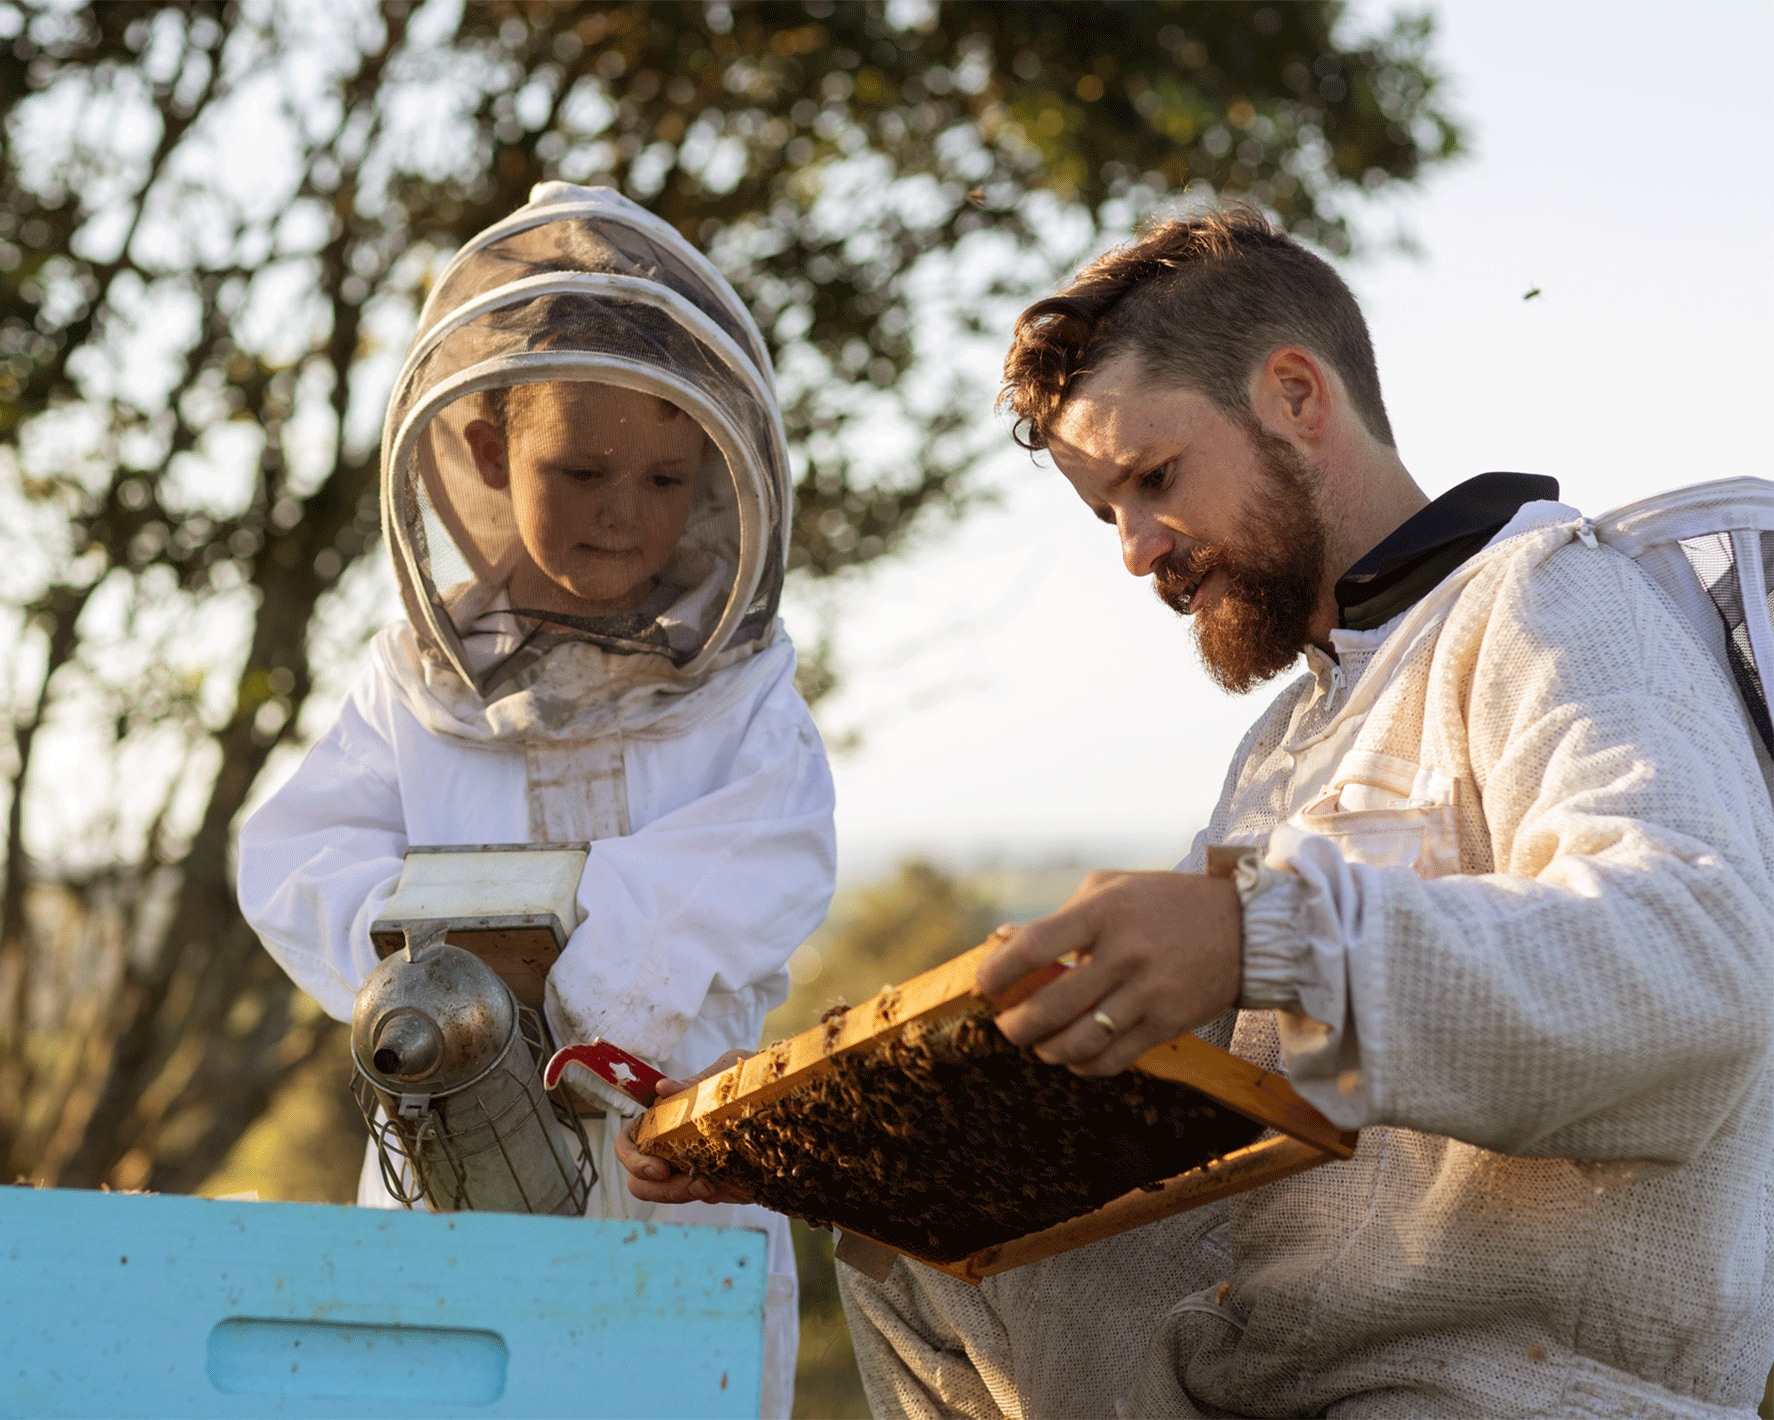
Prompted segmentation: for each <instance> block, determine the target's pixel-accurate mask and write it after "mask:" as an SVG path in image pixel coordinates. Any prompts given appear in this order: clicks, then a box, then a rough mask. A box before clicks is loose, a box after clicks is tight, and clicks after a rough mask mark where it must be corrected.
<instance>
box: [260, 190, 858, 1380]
mask: <svg viewBox="0 0 1774 1420" xmlns="http://www.w3.org/2000/svg"><path fill="white" fill-rule="evenodd" d="M789 497H790V484H789V468H788V460H787V454H786V450H785V446H784V439H783V432H782V423H781V417H780V414H779V412H778V409H777V406H776V402H775V395H774V391H773V387H772V383H771V371H770V362H769V357H768V355H767V354H766V352H765V348H764V344H763V341H762V339H761V337H760V335H759V333H758V330H757V327H756V325H755V324H754V323H753V321H752V319H751V317H750V315H749V314H748V313H747V312H746V310H745V308H744V306H743V305H742V304H741V303H740V301H739V299H738V297H737V296H736V295H735V293H734V292H733V290H732V288H731V287H730V286H729V285H728V284H727V283H726V282H725V281H724V280H723V279H722V278H721V276H720V275H719V274H718V273H717V272H716V271H715V269H714V268H713V267H712V266H711V265H710V264H709V263H708V262H707V261H706V260H705V259H704V258H703V257H702V256H701V255H700V254H699V253H697V252H696V251H695V250H694V248H692V247H691V246H690V245H689V244H688V243H686V242H685V241H684V240H683V239H682V238H681V237H680V236H679V235H678V234H677V233H676V232H675V231H674V230H673V229H672V228H671V227H669V226H668V225H666V224H665V223H663V222H661V221H660V220H659V219H657V218H655V217H653V216H652V215H651V214H649V213H647V212H646V211H644V210H643V209H641V208H639V207H637V206H636V205H635V204H633V203H631V202H629V201H628V200H627V199H625V198H623V197H621V196H619V195H618V194H616V193H614V192H611V191H609V190H607V189H588V188H577V187H570V186H567V185H565V184H561V183H550V184H546V185H544V186H543V187H540V188H538V189H537V190H536V191H535V193H533V194H532V199H531V201H530V203H529V204H528V205H527V206H525V207H523V208H522V209H520V210H519V211H518V212H516V213H514V214H513V215H512V216H511V217H510V218H508V219H507V220H505V221H504V222H501V223H499V224H498V225H496V226H494V227H492V228H490V229H489V230H487V231H486V232H483V233H482V234H481V235H480V236H479V237H477V238H476V239H474V240H473V241H472V242H470V243H469V244H468V245H467V246H466V247H464V249H463V250H462V251H461V252H460V253H459V254H458V255H457V256H456V257H455V258H454V260H452V262H451V263H450V265H449V267H448V268H447V269H446V271H445V273H444V275H443V276H442V277H441V279H440V280H439V282H438V285H437V287H436V288H435V289H434V291H433V292H432V295H431V297H430V299H429V300H428V301H427V303H426V306H425V310H424V311H423V312H422V314H421V316H420V320H419V329H418V333H417V335H416V336H415V338H414V341H413V345H412V348H411V350H410V351H409V353H408V356H407V359H406V363H405V365H404V367H403V368H402V370H401V373H400V377H399V379H398V380H397V382H396V385H395V388H394V393H393V397H392V399H391V401H390V405H389V411H388V420H387V424H386V427H385V431H384V437H383V458H382V513H383V527H384V530H385V533H386V536H387V539H388V544H389V550H390V553H391V555H392V557H393V560H394V567H395V573H396V576H397V578H398V581H399V584H400V590H401V595H402V598H403V601H404V603H405V606H406V610H407V619H406V621H404V622H401V623H398V624H396V625H394V626H390V627H388V628H387V629H385V630H384V631H383V632H382V633H381V634H380V635H379V636H378V637H377V638H376V641H375V645H374V650H373V655H372V660H371V665H370V667H369V668H368V669H367V670H366V671H365V673H364V674H363V675H362V677H361V678H360V679H359V680H358V682H357V684H356V685H355V686H354V687H353V689H352V691H351V694H350V696H349V697H348V699H347V701H346V703H345V705H344V707H343V709H342V711H341V712H340V715H339V719H338V721H337V723H336V724H335V725H334V726H333V727H332V729H331V730H330V731H328V733H327V734H326V735H325V736H324V737H323V738H322V739H321V740H320V742H319V743H318V744H316V745H315V747H314V749H313V750H312V751H311V752H310V753H309V755H308V757H307V759H306V760H305V761H304V762H303V764H302V766H301V768H300V769H299V770H298V771H297V772H296V774H295V776H294V778H293V779H292V780H291V781H290V782H289V783H288V784H287V785H286V786H285V787H284V788H283V789H281V790H279V791H278V793H277V794H275V795H274V796H273V797H272V798H271V799H270V800H269V801H268V802H267V803H266V804H265V806H264V807H263V808H262V809H260V810H259V812H258V813H256V814H255V815H254V816H253V817H252V819H251V820H250V821H249V822H248V823H247V824H246V826H245V827H244V828H243V829H242V831H241V839H240V900H241V906H242V908H243V909H244V911H245V913H246V916H247V918H248V920H249V921H251V923H252V924H253V926H254V928H255V929H256V930H257V931H258V933H259V935H260V937H261V938H262V939H263V940H264V942H265V945H266V947H267V949H268V950H269V951H270V952H271V953H272V955H273V956H274V957H276V959H277V960H278V962H279V963H280V964H281V965H282V966H283V967H284V969H285V970H286V971H288V972H289V974H290V976H291V977H292V978H293V979H294V980H295V981H296V982H297V983H298V984H299V985H300V986H301V987H302V988H303V989H304V990H306V991H307V992H309V993H310V994H311V995H313V996H314V997H315V999H316V1000H318V1001H319V1002H320V1003H321V1005H322V1006H323V1007H325V1009H326V1010H327V1011H328V1012H329V1013H330V1014H332V1015H333V1016H335V1017H336V1018H338V1019H340V1020H348V1019H349V1018H350V1016H351V1010H352V1003H353V998H354V995H355V993H356V991H357V989H358V987H359V986H360V985H361V984H362V982H363V980H364V978H365V977H366V976H367V975H368V973H369V972H370V971H371V970H372V968H373V967H374V966H375V964H376V961H377V955H376V952H375V949H374V948H373V946H372V945H371V942H370V936H369V928H370V924H371V923H372V922H373V921H375V919H376V917H377V915H378V913H379V912H380V911H381V909H382V908H383V907H384V906H385V904H386V903H387V902H388V900H389V898H390V897H391V896H392V894H393V892H394V889H395V886H396V883H397V882H398V880H399V877H400V872H401V864H402V856H403V854H404V853H405V852H406V850H407V849H408V848H409V847H410V846H412V845H415V844H437V845H463V844H482V843H488V844H492V843H524V842H554V843H576V842H584V841H588V840H589V841H590V843H591V852H590V856H589V858H588V860H587V863H586V867H585V872H584V876H583V878H582V880H581V882H580V886H579V907H580V910H581V911H582V913H583V914H584V920H583V922H582V923H581V924H580V925H579V926H578V928H577V930H575V931H574V932H573V933H572V935H571V937H570V938H569V940H568V942H567V945H566V948H565V950H564V952H563V953H562V955H561V957H560V960H559V961H558V962H557V963H556V964H555V966H554V968H553V970H552V972H551V974H550V976H549V980H548V994H547V1015H548V1019H549V1023H550V1026H551V1028H552V1030H553V1032H554V1035H555V1038H556V1039H557V1040H558V1041H560V1042H562V1043H566V1042H570V1041H578V1040H590V1039H592V1038H593V1037H597V1036H602V1037H603V1038H605V1039H607V1040H611V1041H614V1042H615V1043H617V1044H619V1045H621V1046H623V1047H625V1048H626V1049H628V1050H631V1051H633V1052H634V1053H636V1054H638V1055H640V1056H642V1057H644V1058H646V1059H649V1060H651V1061H653V1062H654V1063H656V1064H658V1065H659V1066H660V1067H661V1068H662V1069H664V1070H665V1071H666V1072H667V1073H668V1074H673V1075H678V1076H683V1075H686V1074H689V1073H691V1072H693V1071H695V1070H698V1069H700V1068H702V1067H703V1066H706V1065H707V1064H709V1063H710V1062H711V1061H713V1060H714V1059H715V1058H716V1057H717V1056H718V1055H720V1054H721V1053H722V1052H723V1051H725V1050H727V1049H730V1048H733V1047H741V1048H751V1047H753V1046H755V1045H756V1044H757V1041H758V1035H759V1031H760V1029H761V1027H762V1024H763V1019H764V1016H765V1013H766V1012H767V1011H768V1010H769V1009H770V1008H771V1007H772V1006H773V1005H775V1004H777V1003H778V1002H780V1001H781V1000H782V999H783V997H784V996H785V995H786V992H787V978H786V974H785V972H784V969H783V963H784V962H785V960H786V959H787V957H788V955H789V953H790V952H791V951H793V950H794V948H795V946H796V945H797V944H798V943H799V942H800V941H801V940H802V939H803V938H804V937H806V935H807V934H808V933H809V932H811V931H812V930H813V929H814V928H815V927H816V926H818V925H819V923H820V921H821V920H822V919H823V918H824V916H825V912H826V908H827V906H828V904H829V901H830V898H831V892H832V882H833V869H834V857H835V853H834V844H833V835H832V786H831V777H830V774H829V772H828V770H827V767H826V762H825V756H824V752H823V749H822V747H821V745H820V741H819V737H818V734H817V732H816V731H815V729H814V727H813V723H812V720H811V717H810V716H809V715H808V713H807V708H806V706H805V704H804V703H803V702H802V700H801V698H800V696H799V695H798V694H797V693H796V692H795V689H794V651H793V648H792V647H791V646H790V644H789V642H788V640H787V637H786V636H785V635H784V634H783V633H782V631H781V629H780V627H779V625H778V622H777V617H776V610H777V601H778V597H779V595H780V592H781V587H782V575H783V568H784V564H785V553H786V549H787V538H788V527H789ZM618 1122H619V1121H616V1120H614V1119H611V1120H609V1121H607V1127H606V1124H605V1123H602V1122H599V1121H595V1120H594V1121H590V1124H591V1128H590V1131H589V1132H590V1134H591V1137H592V1141H593V1145H594V1150H595V1152H596V1154H597V1160H596V1162H597V1165H598V1171H599V1175H600V1181H599V1184H598V1186H597V1187H596V1188H595V1189H594V1190H593V1193H592V1201H591V1207H590V1213H591V1215H592V1216H594V1217H614V1218H633V1219H666V1218H669V1219H670V1220H671V1221H673V1222H685V1223H727V1224H739V1225H743V1226H748V1227H756V1228H761V1229H763V1230H765V1231H766V1232H767V1233H768V1234H769V1236H770V1240H771V1254H770V1255H771V1262H770V1266H771V1272H772V1277H771V1292H770V1302H769V1308H768V1310H769V1313H770V1315H769V1323H768V1332H769V1342H768V1345H767V1348H766V1379H765V1396H764V1413H765V1414H773V1413H780V1414H787V1409H788V1404H789V1397H790V1395H791V1394H792V1387H793V1375H794V1352H795V1338H796V1334H797V1322H796V1314H795V1312H796V1306H795V1304H796V1295H795V1291H796V1289H795V1273H794V1260H793V1255H792V1252H791V1250H790V1247H789V1240H788V1231H787V1224H786V1221H785V1220H784V1219H782V1218H780V1217H777V1216H775V1215H772V1214H769V1213H766V1212H765V1211H764V1210H762V1209H759V1208H754V1207H737V1206H734V1205H703V1204H693V1205H688V1206H686V1207H676V1208H673V1207H665V1206H660V1205H649V1204H644V1203H641V1202H639V1201H638V1200H636V1199H635V1198H633V1197H632V1196H631V1195H630V1194H629V1193H628V1191H627V1189H626V1188H625V1187H624V1184H623V1180H625V1178H626V1174H625V1173H624V1172H623V1171H622V1170H621V1169H620V1168H619V1167H618V1166H617V1164H616V1162H615V1158H614V1154H613V1150H612V1145H613V1140H614V1135H615V1132H616V1128H617V1124H618ZM359 1202H360V1203H363V1204H366V1205H368V1206H377V1207H391V1206H394V1204H393V1202H392V1200H391V1199H390V1198H389V1196H388V1194H387V1192H386V1189H385V1187H384V1185H383V1183H382V1179H381V1176H380V1172H379V1170H378V1169H377V1167H376V1163H375V1160H374V1157H373V1155H372V1157H371V1158H370V1159H369V1160H368V1161H367V1162H366V1165H365V1169H364V1174H363V1182H362V1184H361V1187H360V1192H359Z"/></svg>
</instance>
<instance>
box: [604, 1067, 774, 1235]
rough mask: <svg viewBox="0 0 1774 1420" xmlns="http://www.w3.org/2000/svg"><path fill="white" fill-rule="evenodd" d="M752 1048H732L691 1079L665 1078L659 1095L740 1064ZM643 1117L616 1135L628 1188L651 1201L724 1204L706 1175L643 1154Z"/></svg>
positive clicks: (634, 1120)
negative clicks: (638, 1133)
mask: <svg viewBox="0 0 1774 1420" xmlns="http://www.w3.org/2000/svg"><path fill="white" fill-rule="evenodd" d="M751 1053H752V1052H751V1051H749V1050H729V1051H728V1052H727V1053H726V1054H725V1055H723V1056H722V1057H721V1058H720V1059H719V1060H717V1061H715V1063H714V1064H712V1065H710V1066H709V1067H708V1068H707V1069H706V1070H700V1071H698V1072H697V1073H696V1074H694V1075H692V1076H691V1077H690V1078H689V1079H687V1080H672V1079H665V1080H661V1081H660V1082H659V1087H658V1096H659V1098H660V1099H664V1098H665V1097H666V1096H667V1095H675V1094H677V1093H678V1091H680V1090H687V1089H689V1088H690V1086H691V1085H694V1084H695V1083H696V1082H697V1081H699V1080H706V1079H707V1078H708V1077H709V1076H710V1075H718V1074H720V1073H721V1071H723V1070H725V1069H726V1068H727V1067H728V1066H729V1065H737V1064H738V1063H739V1062H740V1061H741V1060H744V1059H745V1058H746V1057H747V1056H749V1055H751ZM639 1125H640V1120H639V1119H631V1120H629V1121H628V1123H627V1124H626V1125H625V1126H623V1130H622V1132H621V1133H620V1134H618V1135H617V1136H616V1161H617V1162H618V1163H620V1164H621V1165H622V1167H623V1168H625V1169H627V1170H628V1191H629V1192H630V1193H632V1194H634V1196H635V1197H636V1198H639V1199H641V1200H643V1201H644V1202H647V1203H720V1202H722V1201H723V1199H722V1197H721V1191H720V1189H718V1188H716V1187H715V1186H714V1184H712V1183H710V1182H709V1181H708V1180H707V1179H706V1178H697V1177H695V1176H694V1175H692V1174H687V1173H681V1172H679V1171H678V1170H677V1169H675V1168H673V1167H672V1166H671V1165H670V1164H669V1163H667V1162H666V1161H665V1160H664V1159H661V1158H657V1157H655V1156H654V1155H652V1154H643V1153H642V1152H641V1151H640V1147H639V1146H638V1145H637V1144H636V1143H635V1142H634V1132H635V1130H636V1128H638V1127H639Z"/></svg>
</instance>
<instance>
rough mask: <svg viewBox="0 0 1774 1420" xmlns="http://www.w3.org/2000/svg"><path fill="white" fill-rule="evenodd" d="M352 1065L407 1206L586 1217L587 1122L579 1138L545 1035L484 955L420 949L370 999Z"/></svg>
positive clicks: (383, 977) (355, 1035) (380, 980)
mask: <svg viewBox="0 0 1774 1420" xmlns="http://www.w3.org/2000/svg"><path fill="white" fill-rule="evenodd" d="M418 935H419V934H417V933H414V934H413V937H415V938H416V937H418ZM526 1027H528V1028H527V1029H526ZM351 1054H352V1061H353V1064H354V1065H355V1067H356V1073H357V1078H358V1085H359V1089H358V1092H357V1093H358V1098H359V1104H360V1105H361V1106H363V1107H364V1114H365V1118H366V1119H367V1120H368V1121H369V1124H370V1128H371V1130H372V1133H373V1134H374V1136H375V1138H376V1144H377V1150H378V1152H379V1154H380V1156H381V1163H382V1172H383V1177H384V1179H385V1181H386V1182H387V1183H388V1186H389V1190H390V1192H392V1193H393V1194H394V1196H395V1197H396V1198H397V1199H399V1200H400V1201H401V1202H403V1203H406V1204H407V1205H408V1206H411V1205H413V1204H414V1203H418V1202H421V1201H423V1203H424V1204H425V1206H426V1207H427V1208H429V1209H430V1210H431V1211H432V1212H439V1213H447V1212H456V1211H460V1210H464V1209H469V1210H473V1211H476V1212H506V1213H553V1214H561V1215H564V1216H577V1215H579V1214H582V1213H583V1212H584V1210H585V1206H586V1203H587V1201H588V1195H589V1191H590V1184H591V1182H592V1180H593V1179H594V1178H595V1174H593V1175H591V1177H589V1178H588V1177H587V1173H588V1171H589V1168H590V1164H589V1152H588V1151H587V1150H586V1149H585V1147H584V1136H583V1134H582V1133H581V1132H580V1131H579V1129H578V1128H577V1123H576V1121H575V1122H574V1127H573V1129H572V1131H571V1133H569V1131H568V1129H567V1128H566V1127H563V1123H562V1121H561V1119H560V1118H559V1117H558V1115H557V1112H556V1110H555V1107H554V1104H553V1102H552V1100H551V1099H550V1097H549V1095H548V1093H547V1091H545V1090H544V1088H543V1086H542V1081H541V1071H540V1061H541V1059H542V1058H543V1057H544V1055H545V1054H546V1045H545V1042H544V1039H543V1033H542V1030H541V1022H540V1020H539V1019H537V1018H536V1017H535V1014H534V1012H530V1011H526V1010H523V1009H522V1008H520V1007H519V1006H518V1004H517V1002H516V1000H515V999H514V998H513V996H512V994H511V991H510V988H508V987H507V986H506V985H505V983H504V982H503V981H501V980H500V979H499V976H498V974H497V973H496V972H494V971H493V970H492V968H491V967H489V966H487V965H486V964H485V963H484V962H482V961H481V960H480V959H479V958H478V957H476V956H475V955H474V954H473V953H472V952H467V951H464V950H463V949H462V948H460V947H454V946H450V945H448V944H446V943H445V942H443V941H442V940H441V933H437V932H434V933H432V934H431V936H430V938H429V940H424V941H416V940H413V939H411V938H410V939H409V942H408V946H407V948H406V949H405V950H403V951H399V952H396V953H395V954H394V955H393V956H390V957H389V958H388V959H387V960H385V961H384V962H382V963H381V965H379V966H378V967H377V968H376V969H375V971H373V972H372V973H370V977H369V979H368V980H367V981H366V982H365V983H364V986H363V989H362V990H361V991H360V992H359V993H358V996H357V1004H356V1007H355V1009H354V1011H353V1013H352V1025H351ZM377 1106H379V1107H380V1108H379V1109H378V1108H377ZM574 1136H577V1137H574Z"/></svg>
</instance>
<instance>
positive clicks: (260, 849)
mask: <svg viewBox="0 0 1774 1420" xmlns="http://www.w3.org/2000/svg"><path fill="white" fill-rule="evenodd" d="M371 673H373V672H366V674H371ZM360 686H361V682H360ZM406 849H407V837H406V820H405V817H404V815H403V814H402V811H401V799H400V784H399V781H398V780H397V779H396V777H395V772H394V764H393V750H392V748H391V747H390V746H389V745H388V742H387V741H386V740H385V739H384V738H383V737H382V736H381V735H380V734H378V733H377V732H376V730H375V729H374V728H373V727H372V726H371V725H370V723H369V722H368V721H367V720H366V719H365V718H364V716H363V713H362V711H361V709H360V707H359V705H358V696H357V694H356V692H355V691H354V693H353V694H352V695H351V696H349V697H347V699H346V701H345V705H344V708H343V709H342V710H341V711H340V712H339V718H338V720H337V721H336V722H335V723H334V725H333V727H332V728H331V729H330V730H328V731H327V733H326V734H325V735H324V736H323V737H322V738H321V739H320V741H319V742H318V743H317V744H316V745H315V746H314V748H313V749H311V750H309V751H308V755H307V757H306V758H305V759H303V761H302V763H301V766H300V768H298V769H297V770H296V772H295V775H294V776H293V777H292V778H291V779H290V781H289V782H288V783H287V784H285V785H284V786H283V787H282V788H281V789H279V790H278V791H277V792H276V793H275V794H273V795H272V796H271V797H270V798H269V799H268V800H266V802H265V803H264V804H263V805H262V806H261V807H260V808H259V810H258V812H257V813H255V814H254V815H253V816H252V817H251V818H250V819H248V820H247V821H246V823H245V824H244V825H243V826H242V828H241V830H240V866H239V879H240V883H239V891H240V909H241V911H242V912H243V913H244V914H245V915H246V920H247V921H248V922H249V923H250V924H251V925H252V928H253V930H254V931H255V932H257V933H258V934H259V940H260V941H262V942H263V943H264V944H265V950H266V951H268V952H270V953H271V955H272V957H273V958H275V959H276V961H277V964H278V965H279V966H281V967H282V968H283V969H284V971H285V972H287V973H288V974H289V977H290V979H291V980H292V981H294V982H295V983H296V985H298V986H300V987H301V988H302V989H303V990H304V991H306V992H307V993H308V994H309V995H310V996H312V997H313V998H314V999H315V1000H316V1001H318V1002H319V1003H320V1005H321V1008H322V1009H323V1010H325V1011H326V1013H327V1014H328V1015H329V1016H331V1017H333V1019H335V1020H340V1021H349V1020H350V1019H351V1007H352V1003H353V1001H354V999H355V997H356V995H357V988H358V987H359V986H361V985H362V984H363V981H364V978H365V977H367V976H368V975H369V973H370V972H371V970H373V969H374V967H375V965H376V951H375V948H374V947H373V946H371V944H370V923H372V922H373V921H375V920H376V917H377V915H378V914H379V913H380V912H381V910H382V908H383V907H384V906H385V905H386V904H387V902H388V900H389V898H391V897H393V896H394V889H395V887H396V885H397V884H398V883H399V881H400V869H401V860H402V857H403V856H404V855H405V853H406Z"/></svg>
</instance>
